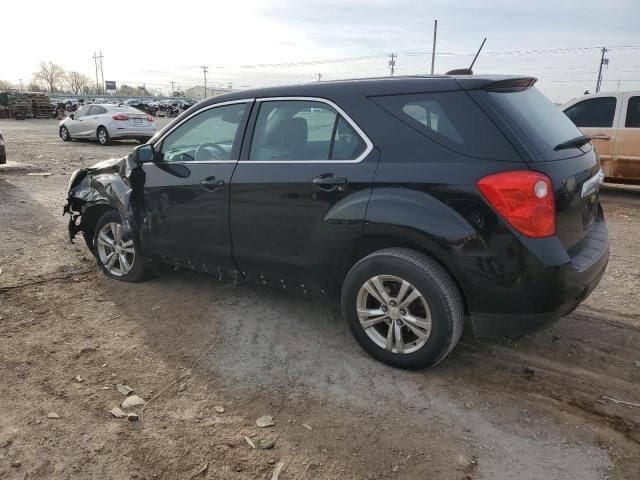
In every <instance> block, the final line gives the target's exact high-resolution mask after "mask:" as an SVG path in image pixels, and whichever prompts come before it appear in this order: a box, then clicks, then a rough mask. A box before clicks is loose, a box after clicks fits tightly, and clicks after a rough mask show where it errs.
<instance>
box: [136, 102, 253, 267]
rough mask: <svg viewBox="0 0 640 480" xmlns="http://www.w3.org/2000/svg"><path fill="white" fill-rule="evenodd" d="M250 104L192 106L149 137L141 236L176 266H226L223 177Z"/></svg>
mask: <svg viewBox="0 0 640 480" xmlns="http://www.w3.org/2000/svg"><path fill="white" fill-rule="evenodd" d="M250 107H251V104H250V103H249V102H247V101H242V102H226V103H224V104H220V105H214V106H210V107H206V108H203V109H202V110H200V111H198V112H195V113H194V114H192V115H191V116H189V117H188V118H187V119H185V120H184V121H183V122H182V123H180V124H179V125H178V126H177V127H175V128H174V129H172V130H170V131H169V133H168V134H166V135H165V136H163V137H162V138H161V139H160V140H159V141H158V142H156V143H155V145H154V148H155V150H156V157H157V158H156V160H155V161H154V163H145V164H144V165H143V167H142V168H143V170H144V173H145V183H144V210H145V218H144V222H145V225H144V226H143V228H142V230H141V231H142V235H141V241H142V243H143V245H144V246H145V247H146V248H148V249H150V251H151V252H152V253H154V254H156V255H158V256H160V257H161V258H163V259H164V260H166V261H168V262H170V263H173V264H174V265H176V266H182V267H187V268H192V269H194V270H201V271H208V272H212V271H213V272H216V270H217V269H227V268H229V267H231V265H232V262H231V244H230V238H229V182H230V180H231V175H232V173H233V170H234V168H235V166H236V162H237V159H238V155H239V152H240V143H241V141H242V136H243V134H244V129H245V126H246V122H247V117H248V114H249V110H250Z"/></svg>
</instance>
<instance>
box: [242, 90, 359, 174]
mask: <svg viewBox="0 0 640 480" xmlns="http://www.w3.org/2000/svg"><path fill="white" fill-rule="evenodd" d="M365 148H366V145H365V143H364V141H363V139H362V138H361V137H360V136H359V135H358V134H357V133H356V131H355V130H354V129H353V127H352V126H351V125H350V124H349V123H348V122H347V121H346V120H345V119H344V118H342V116H340V114H339V113H338V112H337V111H336V110H335V109H334V108H333V107H331V106H330V105H327V104H326V103H323V102H314V101H306V100H282V101H264V102H262V103H261V105H260V111H259V112H258V118H257V120H256V126H255V129H254V134H253V139H252V141H251V151H250V154H249V160H265V161H291V160H298V161H300V160H307V161H310V162H313V161H322V160H354V159H356V158H357V157H358V156H359V155H360V154H362V152H363V151H364V149H365Z"/></svg>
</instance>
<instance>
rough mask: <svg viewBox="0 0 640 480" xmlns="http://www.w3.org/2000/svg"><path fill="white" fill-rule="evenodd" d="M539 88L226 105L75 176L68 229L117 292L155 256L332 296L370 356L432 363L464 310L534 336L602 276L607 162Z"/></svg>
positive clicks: (342, 91)
mask: <svg viewBox="0 0 640 480" xmlns="http://www.w3.org/2000/svg"><path fill="white" fill-rule="evenodd" d="M534 82H535V79H533V78H522V77H515V78H514V77H504V76H457V77H456V76H443V77H405V78H402V77H400V78H385V79H368V80H354V81H343V82H333V83H317V84H309V85H296V86H290V87H277V88H267V89H261V90H248V91H243V92H236V93H231V94H228V95H221V96H218V97H215V98H212V99H209V100H206V101H204V102H201V103H199V104H197V105H195V106H193V107H191V108H190V109H189V110H187V111H185V112H184V113H182V114H181V115H180V116H179V117H178V118H176V119H175V120H174V121H173V122H172V123H171V124H169V125H168V126H167V127H166V128H164V129H163V130H162V131H160V132H159V133H157V134H156V135H155V137H153V139H152V140H151V141H150V142H149V143H148V144H146V145H143V146H141V147H138V148H137V149H136V150H135V151H134V152H133V153H132V154H131V155H129V156H128V157H126V158H123V159H118V160H109V161H105V162H102V163H99V164H97V165H95V166H94V167H92V168H85V169H81V170H78V171H76V172H75V173H74V174H73V176H72V177H71V180H70V185H69V198H68V204H67V205H66V207H65V211H66V212H69V213H70V214H71V221H70V224H69V230H70V235H71V237H72V238H73V236H74V235H75V234H76V233H77V232H79V231H82V233H83V235H84V238H85V240H86V242H87V244H88V246H89V248H90V249H91V251H92V252H93V254H94V255H95V257H96V259H97V261H98V264H99V265H100V266H101V268H102V269H103V270H104V272H105V273H106V274H107V275H108V276H110V277H113V278H118V279H120V280H127V281H138V280H141V279H143V278H145V277H146V276H147V275H149V273H150V272H152V271H153V266H154V264H155V263H156V262H157V261H163V262H167V263H170V264H172V265H175V266H179V267H186V268H190V269H194V270H200V271H204V272H211V273H213V274H214V275H216V276H218V277H221V278H222V277H225V276H227V275H230V276H232V277H233V278H241V279H246V280H251V281H255V282H257V283H260V284H264V285H269V286H271V287H274V288H281V289H286V290H297V291H299V292H303V293H310V294H311V293H318V294H332V293H334V294H339V295H340V296H341V303H342V311H343V314H344V317H345V320H346V321H347V322H348V324H349V327H350V329H351V331H352V332H353V335H354V337H355V339H356V340H357V341H358V343H359V344H360V345H361V346H362V347H363V348H364V349H365V350H366V351H367V352H369V353H370V354H371V355H372V356H374V357H375V358H377V359H379V360H382V361H383V362H386V363H388V364H391V365H395V366H398V367H403V368H422V367H427V366H431V365H434V364H436V363H438V362H439V361H441V360H442V359H443V358H444V357H445V356H446V355H447V354H448V353H449V352H450V351H451V350H452V349H453V347H454V346H455V345H456V342H457V341H458V339H459V338H460V335H461V333H462V327H463V319H464V317H465V316H467V317H469V318H470V323H471V325H472V327H473V330H474V332H475V333H476V334H477V335H482V336H484V335H490V334H499V333H510V334H519V333H523V332H527V331H531V330H534V329H537V328H541V327H542V326H544V325H545V324H548V323H549V322H551V321H553V320H556V319H558V318H559V317H561V316H563V315H566V314H568V313H569V312H571V311H572V310H573V309H574V308H576V306H577V305H578V304H579V303H580V302H581V301H582V300H584V299H585V298H586V297H587V295H589V293H590V292H591V291H592V290H593V289H594V288H595V286H596V285H597V283H598V281H599V280H600V278H601V277H602V275H603V273H604V271H605V267H606V265H607V261H608V256H609V240H608V231H607V227H606V224H605V221H604V218H603V214H602V208H601V206H600V202H599V200H598V192H599V187H600V183H601V181H602V178H603V177H602V173H601V170H600V165H599V163H598V157H597V155H596V152H595V151H594V149H593V147H592V145H591V144H590V143H589V138H588V137H584V136H581V134H580V131H579V130H577V128H576V127H575V126H574V125H573V124H572V123H571V121H570V120H569V119H568V118H567V117H565V115H564V114H563V113H562V112H560V111H559V110H558V109H557V108H556V107H555V106H554V105H553V104H552V103H551V102H549V101H548V100H547V99H546V98H545V97H544V96H543V95H542V94H541V93H540V92H539V91H538V90H536V89H535V88H534V87H533V84H534ZM250 320H251V319H247V321H250ZM256 321H257V319H256Z"/></svg>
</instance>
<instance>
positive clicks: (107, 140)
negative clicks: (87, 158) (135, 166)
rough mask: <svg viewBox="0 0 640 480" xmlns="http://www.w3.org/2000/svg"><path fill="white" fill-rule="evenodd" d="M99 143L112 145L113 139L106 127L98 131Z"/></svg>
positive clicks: (99, 128)
mask: <svg viewBox="0 0 640 480" xmlns="http://www.w3.org/2000/svg"><path fill="white" fill-rule="evenodd" d="M97 136H98V143H100V145H105V146H106V145H111V137H110V136H109V132H107V129H106V128H104V127H98V131H97Z"/></svg>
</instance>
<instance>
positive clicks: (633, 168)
mask: <svg viewBox="0 0 640 480" xmlns="http://www.w3.org/2000/svg"><path fill="white" fill-rule="evenodd" d="M622 103H623V109H622V114H621V115H620V125H619V128H618V138H617V139H616V145H615V157H616V159H615V165H616V170H615V176H616V177H617V178H619V179H622V180H634V181H640V95H633V94H630V93H625V94H624V97H623V99H622Z"/></svg>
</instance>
